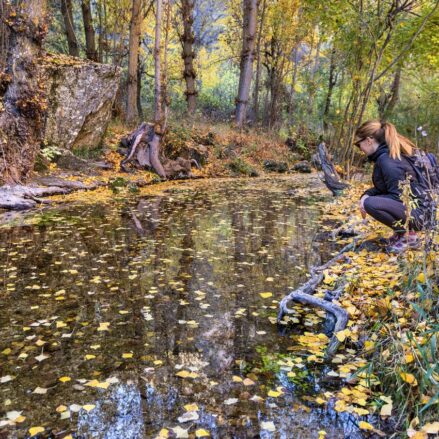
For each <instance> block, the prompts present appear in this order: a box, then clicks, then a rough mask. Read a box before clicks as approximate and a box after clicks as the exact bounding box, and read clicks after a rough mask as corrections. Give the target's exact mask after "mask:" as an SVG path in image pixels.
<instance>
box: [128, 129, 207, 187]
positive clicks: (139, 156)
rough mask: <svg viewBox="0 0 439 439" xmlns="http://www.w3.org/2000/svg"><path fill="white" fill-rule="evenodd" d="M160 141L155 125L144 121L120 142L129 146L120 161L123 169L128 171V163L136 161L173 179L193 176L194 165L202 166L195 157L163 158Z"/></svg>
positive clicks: (143, 166)
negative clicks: (161, 156) (160, 152)
mask: <svg viewBox="0 0 439 439" xmlns="http://www.w3.org/2000/svg"><path fill="white" fill-rule="evenodd" d="M159 143H160V137H159V136H158V135H157V134H155V131H154V125H152V124H148V123H145V122H144V123H142V124H141V125H140V126H139V127H138V128H136V129H135V130H134V131H133V132H131V133H130V134H129V135H128V136H127V137H125V138H123V139H122V140H121V142H120V146H121V147H122V148H127V152H126V156H125V158H124V159H123V160H122V161H121V163H120V168H121V170H122V171H125V172H128V168H127V164H128V163H129V162H135V163H136V164H137V165H138V166H140V167H141V168H147V169H152V170H154V171H155V172H156V173H157V174H158V175H159V176H160V177H162V178H164V179H166V178H171V179H172V178H187V177H189V178H190V177H192V172H191V170H192V165H195V166H196V167H197V168H200V166H199V164H198V162H197V161H196V160H194V159H185V158H183V157H178V158H177V159H176V160H170V159H168V158H163V159H162V160H161V159H160V154H159Z"/></svg>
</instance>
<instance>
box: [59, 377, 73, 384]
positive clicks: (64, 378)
mask: <svg viewBox="0 0 439 439" xmlns="http://www.w3.org/2000/svg"><path fill="white" fill-rule="evenodd" d="M59 380H60V381H61V382H62V383H67V382H68V381H71V378H70V377H61V378H60V379H59Z"/></svg>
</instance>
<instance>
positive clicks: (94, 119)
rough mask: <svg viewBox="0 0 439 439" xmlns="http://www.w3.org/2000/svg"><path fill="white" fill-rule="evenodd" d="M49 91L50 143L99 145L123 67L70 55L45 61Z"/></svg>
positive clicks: (47, 141)
mask: <svg viewBox="0 0 439 439" xmlns="http://www.w3.org/2000/svg"><path fill="white" fill-rule="evenodd" d="M42 67H43V69H44V77H45V81H44V85H45V87H46V93H47V103H48V107H47V118H46V125H45V133H44V143H45V145H46V146H55V147H57V148H61V149H68V150H75V149H88V148H90V149H93V148H95V147H97V146H98V145H99V144H100V142H101V140H102V137H103V135H104V133H105V130H106V128H107V125H108V123H109V121H110V118H111V107H112V105H113V102H114V99H115V97H116V92H117V88H118V86H119V80H120V69H119V68H118V67H116V66H113V65H109V64H99V63H95V62H90V61H88V60H82V59H79V58H73V57H70V56H66V55H59V54H57V55H48V56H46V57H45V58H44V59H43V60H42Z"/></svg>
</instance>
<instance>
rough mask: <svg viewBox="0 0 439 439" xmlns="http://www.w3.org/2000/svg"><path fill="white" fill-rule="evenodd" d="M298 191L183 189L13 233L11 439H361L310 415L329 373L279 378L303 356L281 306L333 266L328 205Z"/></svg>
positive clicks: (87, 209) (8, 345) (37, 220)
mask: <svg viewBox="0 0 439 439" xmlns="http://www.w3.org/2000/svg"><path fill="white" fill-rule="evenodd" d="M291 185H292V183H291V181H289V180H288V179H282V180H262V179H255V180H245V181H237V180H235V181H231V182H221V183H219V184H211V183H210V184H208V185H204V184H198V185H189V184H182V185H179V186H178V187H176V188H174V189H172V190H169V191H167V192H166V193H163V194H161V195H159V196H153V197H143V198H142V197H141V198H137V199H135V200H134V199H131V200H129V201H119V202H112V203H106V204H102V203H97V204H93V203H91V204H89V205H87V206H84V205H82V206H80V205H73V206H68V207H64V208H63V209H61V208H60V209H55V208H51V209H49V210H47V211H45V212H43V213H38V214H37V213H36V214H34V215H33V217H31V221H30V223H31V225H22V226H20V227H18V226H17V227H7V228H3V229H2V230H1V231H0V235H1V242H0V252H1V253H0V256H1V264H0V272H1V273H2V275H3V285H2V294H1V297H2V311H1V314H0V337H1V338H0V340H1V341H0V343H1V344H0V351H2V354H0V356H1V372H0V377H3V378H2V380H3V381H4V382H3V383H2V384H0V398H1V408H0V420H1V425H2V427H0V437H11V438H13V437H20V438H21V437H27V436H29V433H28V430H29V428H31V427H35V426H41V427H42V428H43V429H44V432H43V433H41V434H40V435H39V437H57V438H58V437H59V438H62V437H64V436H66V435H68V434H72V435H73V437H80V438H88V437H96V438H108V439H110V438H111V439H113V438H114V439H119V438H126V439H128V438H133V439H134V438H136V439H137V438H150V437H156V436H158V435H160V434H161V435H162V437H187V435H189V437H195V433H196V432H197V434H198V435H202V434H207V433H206V432H208V433H209V434H210V435H211V436H212V437H217V438H226V437H236V438H252V437H263V438H268V437H276V438H278V437H279V438H303V439H306V438H318V437H319V433H318V432H319V431H322V430H325V431H326V433H327V435H326V438H340V437H346V438H347V437H350V438H360V437H361V435H360V433H359V432H358V430H357V429H356V427H355V424H354V422H352V420H350V419H349V418H347V417H344V416H340V415H338V416H336V413H335V412H333V411H331V410H329V411H328V410H327V409H324V408H321V407H319V406H318V405H317V404H315V403H313V402H311V401H310V396H311V397H312V395H315V394H316V392H319V391H322V389H323V391H324V387H322V386H323V384H322V383H321V382H320V380H319V376H320V373H321V370H322V367H323V366H319V365H317V366H319V367H320V369H318V368H316V367H317V366H313V367H314V369H312V368H308V366H306V354H305V353H303V364H299V365H297V361H296V366H297V367H296V368H295V369H293V370H294V371H295V373H294V374H295V375H296V376H295V377H291V376H290V377H288V375H287V371H288V370H290V371H291V370H292V369H291V367H290V368H289V369H288V367H286V368H282V364H281V365H279V360H280V361H287V362H288V355H290V354H291V352H294V355H295V357H296V358H297V357H299V360H300V356H301V355H302V354H301V352H300V348H299V347H298V346H295V345H294V339H293V338H291V334H289V335H288V334H287V335H282V334H281V333H280V332H279V330H278V328H277V327H276V325H275V324H274V323H273V322H274V321H275V316H276V311H277V302H278V300H280V299H281V298H282V297H283V295H284V294H286V293H287V292H288V291H289V289H291V288H294V287H295V286H297V285H298V284H299V283H300V282H302V281H303V280H304V279H306V272H307V271H308V268H309V267H310V266H311V265H316V264H320V263H321V261H322V260H326V259H328V258H329V257H330V253H331V252H332V251H334V248H333V247H331V245H330V244H328V243H322V242H318V241H317V240H316V236H317V234H318V233H319V232H321V230H322V225H321V223H320V217H321V214H322V209H323V208H324V206H325V204H324V203H323V198H322V196H320V197H316V196H314V197H308V196H307V197H297V196H296V197H295V196H291V195H288V193H287V190H288V189H289V188H291ZM90 197H92V194H90ZM27 223H29V218H28V219H27ZM261 293H267V294H262V295H261ZM268 293H272V294H271V295H270V294H268ZM298 321H299V323H298V324H297V325H296V326H295V328H294V330H293V333H294V334H298V333H303V331H304V330H307V331H311V332H321V327H320V326H321V321H322V319H321V318H319V317H318V316H317V315H316V314H315V312H313V311H311V310H307V309H301V308H298ZM290 375H292V374H291V373H290ZM5 377H6V378H5ZM270 391H271V395H273V396H269V392H270ZM14 412H20V416H18V415H17V413H14ZM11 413H12V414H11ZM17 416H18V417H17ZM23 417H24V418H25V419H23ZM12 419H14V420H15V422H9V421H10V420H12ZM20 421H21V422H20ZM8 422H9V425H8ZM203 430H205V431H204V432H203ZM273 430H274V431H273ZM186 431H187V433H186Z"/></svg>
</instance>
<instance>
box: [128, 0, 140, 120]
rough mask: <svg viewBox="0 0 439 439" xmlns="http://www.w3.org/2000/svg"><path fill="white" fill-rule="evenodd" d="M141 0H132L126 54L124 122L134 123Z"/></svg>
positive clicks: (136, 117) (137, 117) (137, 116)
mask: <svg viewBox="0 0 439 439" xmlns="http://www.w3.org/2000/svg"><path fill="white" fill-rule="evenodd" d="M141 4H142V1H141V0H133V2H132V8H131V22H130V42H129V55H128V99H127V112H126V122H127V123H128V124H129V125H133V124H135V123H136V122H137V121H138V119H139V113H138V111H137V93H138V89H137V66H138V62H139V40H140V25H141V24H142V14H141V13H140V9H141Z"/></svg>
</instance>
